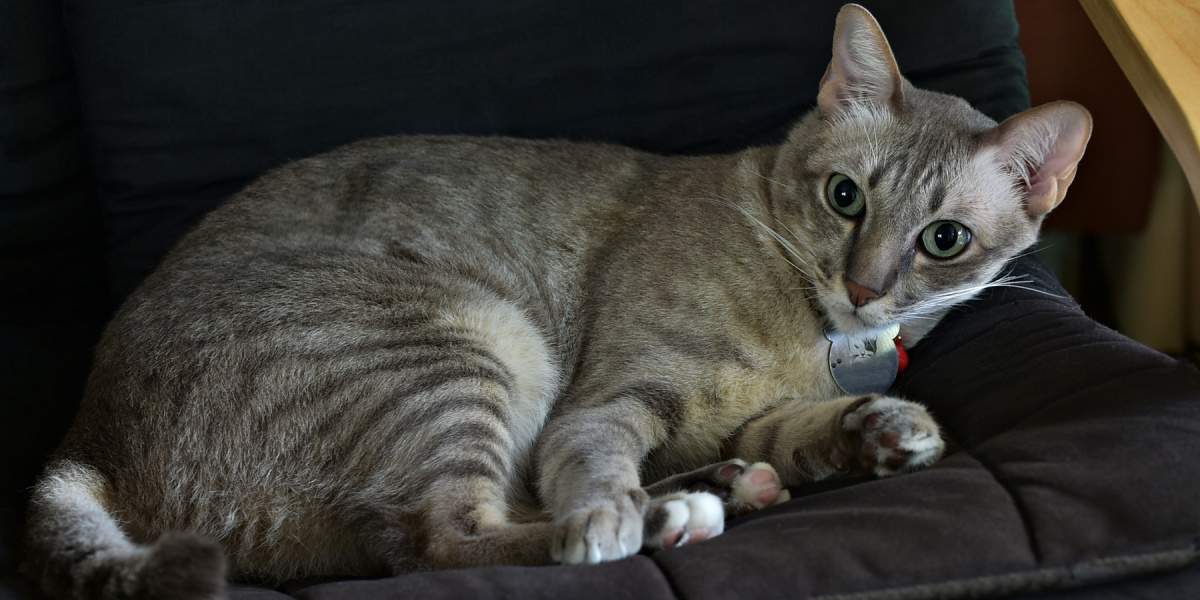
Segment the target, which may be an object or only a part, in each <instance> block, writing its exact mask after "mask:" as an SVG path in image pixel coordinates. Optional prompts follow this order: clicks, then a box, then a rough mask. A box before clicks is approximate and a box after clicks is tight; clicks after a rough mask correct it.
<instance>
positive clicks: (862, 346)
mask: <svg viewBox="0 0 1200 600" xmlns="http://www.w3.org/2000/svg"><path fill="white" fill-rule="evenodd" d="M825 338H826V339H827V340H829V374H830V375H832V376H833V381H834V383H836V384H837V386H838V387H839V388H841V390H842V391H843V392H845V393H846V394H849V395H859V394H882V393H884V392H886V391H887V390H888V389H889V388H891V387H892V384H893V383H895V381H896V377H897V376H898V375H899V374H900V373H901V372H903V371H904V369H905V368H907V367H908V353H907V352H905V350H904V345H903V344H902V343H901V339H900V325H899V324H894V325H892V326H890V327H887V328H884V329H882V330H880V331H877V332H874V333H870V334H867V335H864V336H856V337H851V336H848V335H846V334H844V333H841V332H838V331H834V330H832V329H827V330H826V331H825Z"/></svg>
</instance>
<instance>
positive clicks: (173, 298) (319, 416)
mask: <svg viewBox="0 0 1200 600" xmlns="http://www.w3.org/2000/svg"><path fill="white" fill-rule="evenodd" d="M1090 134H1091V118H1090V116H1089V115H1088V113H1087V111H1086V110H1085V109H1083V108H1082V107H1080V106H1078V105H1076V104H1073V103H1069V102H1056V103H1051V104H1047V105H1043V106H1040V107H1037V108H1033V109H1031V110H1028V111H1026V112H1024V113H1021V114H1019V115H1016V116H1014V117H1011V118H1009V119H1008V120H1006V121H1004V122H1003V123H1001V124H996V123H995V122H994V121H992V120H990V119H989V118H987V117H986V116H984V115H983V114H981V113H979V112H977V111H975V110H974V109H973V108H971V107H970V106H969V105H968V104H967V102H965V101H964V100H962V99H960V98H957V97H953V96H949V95H944V94H941V93H936V92H932V91H926V90H921V89H918V88H916V87H914V86H912V85H911V84H910V83H909V82H907V81H906V80H905V79H904V78H903V77H902V76H901V75H900V71H899V69H898V67H897V65H896V62H895V59H894V57H893V54H892V51H891V48H890V47H889V45H888V43H887V40H886V38H885V37H884V35H883V32H882V31H881V30H880V28H879V25H878V23H876V21H875V20H874V18H873V17H872V16H871V15H870V13H868V12H867V11H866V10H865V9H863V8H862V7H859V6H857V5H847V6H846V7H844V8H843V9H842V10H841V11H840V12H839V14H838V16H837V20H836V26H835V33H834V39H833V55H832V60H831V62H830V64H829V67H828V69H827V71H826V73H825V75H824V77H823V78H822V80H821V83H820V88H819V94H818V103H817V106H816V108H815V109H814V110H813V111H812V112H811V113H809V114H808V115H806V116H804V117H803V118H802V119H801V120H800V121H799V122H798V123H797V124H796V125H795V126H794V128H793V129H792V131H791V133H790V134H789V136H788V137H787V139H786V141H784V142H783V143H782V144H780V145H778V146H774V147H758V148H750V149H747V150H745V151H742V152H738V153H734V154H728V155H719V156H702V157H664V156H657V155H652V154H648V153H644V152H640V151H636V150H633V149H629V148H623V147H618V146H611V145H602V144H584V143H568V142H559V141H531V140H518V139H507V138H499V137H489V138H470V137H436V136H430V137H390V138H381V139H372V140H367V141H362V142H358V143H354V144H351V145H349V146H345V147H342V148H340V149H336V150H333V151H332V152H330V153H327V154H324V155H320V156H317V157H314V158H309V159H305V160H300V161H297V162H294V163H291V164H288V165H285V166H282V167H280V168H278V169H275V170H274V171H272V172H270V173H268V174H266V175H265V176H263V177H262V178H260V179H258V180H257V181H256V182H254V183H252V184H250V185H249V186H248V187H247V188H246V189H245V190H243V191H242V192H240V193H239V194H238V195H237V196H236V197H234V198H232V199H231V200H230V201H229V202H227V203H226V204H225V205H224V206H223V207H221V208H219V209H217V210H216V211H214V212H213V213H211V214H210V215H208V216H207V217H206V218H205V219H204V220H203V221H202V222H201V223H200V224H199V225H198V226H197V227H196V228H195V229H194V230H193V231H192V232H191V233H189V234H188V235H187V236H185V237H184V239H183V240H182V241H180V243H179V244H178V245H177V247H176V248H175V249H173V250H172V251H171V252H170V253H169V254H168V256H167V257H166V258H165V259H164V260H163V262H162V264H161V265H160V266H159V268H158V269H157V270H156V271H155V272H154V273H153V274H152V275H150V276H149V277H148V278H147V279H146V281H145V282H144V283H143V284H142V285H141V287H140V288H139V289H138V290H137V291H136V292H135V293H134V294H133V295H132V296H131V297H130V298H129V299H128V300H127V301H126V302H125V303H124V305H123V306H122V308H121V309H120V311H119V312H118V313H117V315H116V316H115V317H114V319H113V320H112V322H111V323H110V324H109V326H108V327H107V329H106V331H105V333H104V335H103V338H102V340H101V341H100V343H99V345H98V347H97V350H96V358H95V364H94V367H93V370H92V373H91V376H90V379H89V381H88V386H87V391H86V396H85V399H84V402H83V404H82V406H81V408H80V411H79V414H78V416H77V418H76V420H75V422H74V424H73V426H72V429H71V430H70V432H69V434H68V436H67V438H66V439H65V441H64V442H63V444H62V445H61V447H60V448H59V450H58V451H57V453H56V455H55V456H54V457H53V458H52V460H51V462H50V463H49V464H48V466H47V467H46V471H45V474H44V475H43V477H42V479H41V480H40V482H39V483H38V485H37V487H36V488H35V490H34V494H33V500H32V503H31V512H30V520H29V523H30V524H29V528H28V542H29V555H30V557H31V562H30V564H29V572H30V573H31V574H32V575H33V576H34V577H36V578H37V579H39V580H40V581H41V582H42V585H43V587H44V588H45V589H46V590H47V591H48V592H49V593H51V594H53V595H55V596H57V597H63V598H67V597H71V598H92V597H102V598H118V597H120V598H126V597H128V598H216V597H223V596H224V593H225V592H224V589H225V580H226V577H227V576H229V577H232V578H235V579H239V580H247V581H259V582H266V583H278V582H282V581H285V580H289V579H293V578H300V577H315V576H351V575H378V574H386V573H403V572H408V571H413V570H418V569H439V568H449V567H470V566H480V565H494V564H526V565H530V564H548V563H553V562H558V563H564V564H581V563H598V562H602V561H610V560H616V559H620V558H623V557H626V556H629V555H631V554H634V553H637V552H639V551H641V550H642V549H643V548H650V549H663V548H672V547H677V546H680V545H683V544H689V543H697V542H700V541H701V540H704V539H706V538H711V537H713V536H716V535H719V534H720V533H721V532H722V530H723V527H724V518H725V517H726V515H727V514H732V513H738V512H742V511H747V510H754V509H759V508H763V507H766V506H770V505H774V504H778V503H780V502H783V501H785V500H787V498H788V493H787V491H786V487H787V486H789V485H793V484H798V483H802V482H808V481H815V480H820V479H824V478H828V477H835V476H839V475H842V474H846V473H864V474H873V475H876V476H889V475H893V474H896V473H901V472H906V471H911V470H914V469H919V468H922V467H925V466H927V465H930V464H932V463H933V462H934V461H936V460H937V459H938V458H939V457H940V456H941V454H942V453H943V451H944V442H943V440H942V437H941V434H940V432H939V430H938V426H937V423H936V422H935V421H934V420H933V418H932V417H931V415H930V414H929V413H928V412H927V411H926V409H925V408H923V407H922V406H921V405H920V404H916V403H913V402H910V401H907V400H904V399H900V398H895V397H891V396H887V395H884V394H881V393H868V394H846V393H844V392H843V391H842V388H841V387H840V386H839V383H838V381H836V380H835V378H834V376H833V375H832V374H831V369H830V365H829V362H828V361H829V353H830V342H829V340H828V339H827V337H826V334H827V333H829V332H836V333H837V334H839V335H846V336H851V337H854V338H856V339H867V338H870V337H871V336H878V334H879V332H881V331H887V330H889V328H894V327H895V326H897V325H898V326H899V327H900V332H901V334H902V338H903V340H904V343H905V344H906V345H910V346H911V345H912V344H915V343H917V342H919V341H920V340H921V339H922V338H923V337H924V336H925V335H926V334H927V333H928V332H929V331H930V330H931V329H932V328H933V326H934V325H935V324H936V323H937V322H938V320H939V319H940V318H941V317H942V316H943V315H944V314H945V313H946V312H947V311H948V310H949V309H950V308H952V307H954V306H956V305H957V304H959V303H961V302H963V301H965V300H967V299H969V298H970V297H972V296H974V295H975V294H977V293H978V292H979V291H980V290H982V289H984V288H986V287H987V286H989V285H992V284H994V283H995V282H996V280H997V277H999V276H1001V275H1002V272H1003V268H1004V265H1005V264H1006V262H1007V261H1008V260H1010V259H1011V258H1012V257H1014V256H1015V255H1016V254H1017V253H1018V252H1020V251H1022V250H1023V249H1025V248H1026V247H1028V246H1030V245H1031V244H1032V243H1033V242H1034V241H1035V240H1036V237H1037V234H1038V229H1039V227H1040V224H1041V222H1042V220H1043V218H1044V217H1045V215H1046V214H1047V213H1049V212H1050V211H1051V210H1052V209H1053V208H1054V207H1055V206H1056V205H1057V204H1058V203H1059V202H1061V201H1062V199H1063V195H1064V194H1065V192H1066V190H1067V187H1068V186H1069V185H1070V183H1071V181H1072V178H1073V177H1074V173H1075V168H1076V165H1077V164H1078V162H1079V160H1080V158H1081V157H1082V155H1083V152H1084V149H1085V147H1086V144H1087V141H1088V138H1089V137H1090ZM887 335H890V333H889V334H887ZM647 483H649V485H647Z"/></svg>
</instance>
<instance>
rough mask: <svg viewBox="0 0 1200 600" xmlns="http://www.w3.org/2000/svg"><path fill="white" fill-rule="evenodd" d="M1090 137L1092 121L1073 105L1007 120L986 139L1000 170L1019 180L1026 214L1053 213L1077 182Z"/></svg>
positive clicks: (1041, 108)
mask: <svg viewBox="0 0 1200 600" xmlns="http://www.w3.org/2000/svg"><path fill="white" fill-rule="evenodd" d="M1091 137H1092V115H1091V113H1089V112H1088V111H1087V109H1086V108H1084V107H1082V106H1080V105H1079V104H1076V103H1074V102H1066V101H1059V102H1050V103H1048V104H1043V105H1041V106H1038V107H1035V108H1031V109H1029V110H1027V111H1025V112H1023V113H1020V114H1017V115H1014V116H1012V117H1009V118H1008V119H1006V120H1005V121H1004V122H1003V123H1001V124H1000V125H999V126H998V127H996V128H995V129H993V130H991V131H989V132H988V133H987V134H985V135H984V138H983V147H984V148H991V149H993V150H994V151H995V152H996V157H997V159H999V161H1000V163H1001V165H1002V166H1003V167H1004V168H1005V169H1007V170H1008V171H1009V172H1011V173H1015V174H1016V176H1017V177H1018V178H1019V179H1020V185H1021V187H1023V188H1024V191H1025V211H1026V212H1027V213H1029V216H1031V217H1041V216H1044V215H1045V214H1046V213H1048V212H1050V211H1051V210H1054V208H1055V207H1056V206H1058V204H1059V203H1060V202H1062V200H1063V198H1064V197H1065V196H1066V195H1067V187H1068V186H1070V185H1071V182H1072V181H1074V180H1075V168H1076V167H1077V166H1078V165H1079V160H1080V159H1082V158H1083V151H1084V149H1085V148H1087V143H1088V140H1089V139H1091Z"/></svg>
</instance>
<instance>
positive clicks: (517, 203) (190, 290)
mask: <svg viewBox="0 0 1200 600" xmlns="http://www.w3.org/2000/svg"><path fill="white" fill-rule="evenodd" d="M683 162H686V160H684V161H683ZM677 163H679V160H677V159H671V158H665V157H659V156H656V155H652V154H647V153H642V152H638V151H636V150H632V149H628V148H623V147H618V146H608V145H600V144H582V143H572V142H563V141H534V140H521V139H513V138H499V137H485V138H472V137H453V136H450V137H403V136H402V137H387V138H377V139H371V140H365V141H362V142H357V143H354V144H350V145H347V146H343V147H341V148H338V149H335V150H333V151H330V152H328V153H325V154H322V155H318V156H315V157H312V158H307V159H303V160H299V161H296V162H293V163H289V164H286V165H283V166H281V167H278V168H276V169H274V170H273V171H271V172H269V173H267V174H266V175H264V176H262V177H261V178H259V179H258V180H256V181H255V182H253V183H251V184H250V185H249V186H247V187H246V188H245V189H244V190H243V191H242V192H240V193H239V194H237V195H236V196H235V197H233V198H231V199H230V200H229V201H228V202H227V203H226V204H225V205H224V206H222V207H220V208H218V209H217V210H215V211H214V212H213V213H211V214H210V215H208V216H207V217H206V218H205V219H204V220H203V221H202V222H201V223H200V224H199V225H198V226H197V227H196V228H195V229H194V230H193V231H192V232H191V233H189V234H188V235H187V236H185V238H184V239H183V240H182V241H181V242H180V243H179V244H178V246H177V247H176V248H175V249H173V250H172V251H171V252H170V253H169V254H168V256H167V257H166V258H165V259H164V260H163V262H162V264H161V265H160V266H159V268H158V269H157V270H156V271H155V272H154V273H152V274H151V275H150V276H149V277H148V278H147V279H146V281H145V282H144V283H143V284H142V286H141V287H140V288H139V289H138V290H137V291H136V292H135V293H134V294H133V295H132V296H131V297H130V298H129V299H128V300H127V301H126V303H125V304H124V306H123V307H122V308H121V310H120V311H119V312H118V314H117V315H116V316H115V318H114V319H113V321H112V322H111V323H110V324H109V327H108V328H107V330H106V332H105V335H104V336H103V339H102V340H101V343H100V345H99V347H98V349H97V353H96V359H95V363H94V366H93V373H92V377H91V381H90V383H89V388H88V393H87V400H86V401H85V402H84V405H83V407H81V414H80V417H79V420H78V423H82V424H84V425H85V426H83V427H76V429H77V430H79V433H78V434H77V435H73V436H72V440H71V445H75V442H78V441H82V442H83V445H93V441H94V443H95V444H107V443H108V438H117V437H119V436H120V435H121V432H122V431H129V430H138V431H142V432H145V433H144V435H145V436H146V438H147V440H149V439H152V438H154V437H156V436H160V437H162V438H163V439H164V440H173V439H175V438H177V436H178V435H179V434H180V431H181V427H182V426H181V425H180V423H187V422H189V420H190V422H191V426H190V430H189V431H190V432H191V433H194V434H195V435H196V436H197V437H196V438H195V439H193V440H192V442H194V444H193V446H194V447H195V448H197V449H200V448H203V447H204V446H209V445H212V443H213V442H211V441H210V440H211V439H213V437H214V436H216V437H219V436H221V435H222V433H223V431H222V427H225V429H224V431H225V432H227V433H228V434H229V435H231V436H234V435H247V434H250V432H252V431H253V430H254V427H256V424H255V421H256V420H257V419H262V418H273V417H272V416H271V415H272V413H271V412H270V411H269V410H268V409H267V405H269V404H271V403H280V402H292V401H293V398H292V397H290V396H288V395H287V394H288V393H289V392H296V389H300V392H296V393H298V394H301V395H302V396H308V395H312V394H318V393H320V392H321V388H320V387H319V386H317V385H315V384H313V382H312V380H313V379H321V378H322V377H318V375H321V376H323V375H329V377H325V378H326V379H336V378H337V377H338V376H341V375H343V374H345V373H347V372H352V371H353V369H354V368H355V364H356V362H357V361H358V360H359V359H357V358H355V357H354V354H355V353H367V354H369V353H370V352H371V350H370V348H371V347H372V344H375V345H376V346H379V347H384V348H386V346H387V344H388V343H389V342H388V341H387V340H389V339H391V338H392V337H395V335H397V332H402V333H406V334H407V333H411V332H412V331H415V330H417V329H419V328H420V327H421V326H422V325H421V323H422V322H424V321H425V320H427V319H429V318H430V315H431V314H433V313H434V312H436V311H437V307H440V306H450V305H455V304H456V303H461V301H462V298H464V297H479V298H480V302H482V303H486V302H493V301H494V300H495V299H497V298H503V300H505V301H506V303H507V304H509V305H511V306H513V307H515V309H516V310H518V311H520V313H522V314H523V315H526V316H528V318H529V319H530V320H531V321H532V322H533V323H534V325H535V326H536V327H538V328H539V329H540V330H541V331H542V332H544V333H546V334H548V335H549V336H550V338H552V339H554V340H555V341H556V342H557V343H556V344H555V347H556V349H557V350H558V352H559V358H560V359H564V362H570V361H569V360H567V359H566V358H567V357H569V355H571V354H572V352H573V344H577V343H578V335H576V334H575V333H574V332H573V331H572V327H573V325H572V323H573V321H574V318H575V317H576V316H577V315H578V313H579V311H580V306H581V303H582V302H583V301H584V296H585V295H586V291H585V290H584V289H583V287H584V285H585V284H584V279H585V276H586V272H587V270H588V269H589V267H590V265H591V264H592V263H594V262H595V261H596V259H597V256H596V249H597V248H598V247H600V246H602V245H603V244H604V243H605V239H606V238H607V237H608V236H609V235H610V233H611V232H612V231H613V230H614V229H616V228H618V227H620V226H621V225H622V224H623V219H625V218H626V217H625V215H627V214H628V212H629V211H628V210H627V208H628V206H629V205H630V204H636V203H641V202H645V201H646V200H645V197H644V196H642V195H641V194H644V191H645V190H646V189H647V188H648V187H653V183H652V182H653V181H654V180H655V179H658V178H661V177H663V173H675V172H677V171H679V169H680V168H681V167H680V166H679V164H682V163H679V164H677ZM684 168H686V167H684ZM481 295H482V296H481ZM484 296H486V298H484ZM364 348H366V349H367V350H364ZM334 364H336V365H337V366H336V368H335V367H331V366H330V365H334ZM301 375H303V376H301ZM297 382H300V383H297ZM301 388H302V389H301ZM271 390H274V392H270V391H271ZM260 401H261V402H262V403H263V406H262V407H260V408H255V407H254V406H253V404H254V403H255V402H260ZM235 413H236V414H238V415H242V416H244V418H245V419H246V423H245V424H244V426H227V425H228V423H227V424H226V425H220V423H221V419H222V418H224V416H228V415H230V414H235ZM134 421H136V422H134ZM81 435H82V436H83V437H86V438H92V440H93V441H88V440H80V439H78V438H80V436H81ZM205 436H207V437H205ZM147 443H151V442H149V441H148V442H147ZM217 443H219V442H217ZM235 443H236V441H235V440H233V439H230V440H229V445H231V446H232V445H235ZM119 446H120V445H119V444H118V447H114V448H113V452H112V454H113V455H114V456H116V455H120V454H122V453H121V452H120V451H119ZM130 451H131V452H132V451H133V449H132V448H131V449H130Z"/></svg>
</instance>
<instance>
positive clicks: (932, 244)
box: [921, 221, 971, 258]
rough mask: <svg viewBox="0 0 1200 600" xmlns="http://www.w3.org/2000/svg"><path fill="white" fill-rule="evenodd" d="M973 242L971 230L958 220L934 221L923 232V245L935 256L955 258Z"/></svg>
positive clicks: (926, 250)
mask: <svg viewBox="0 0 1200 600" xmlns="http://www.w3.org/2000/svg"><path fill="white" fill-rule="evenodd" d="M970 243H971V230H970V229H967V228H966V226H964V225H963V224H962V223H959V222H957V221H934V222H933V223H930V224H929V226H928V227H926V228H925V231H922V232H921V247H923V248H924V249H925V252H928V253H929V255H930V256H932V257H934V258H953V257H955V256H958V255H959V254H961V253H962V251H963V250H966V248H967V244H970Z"/></svg>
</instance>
